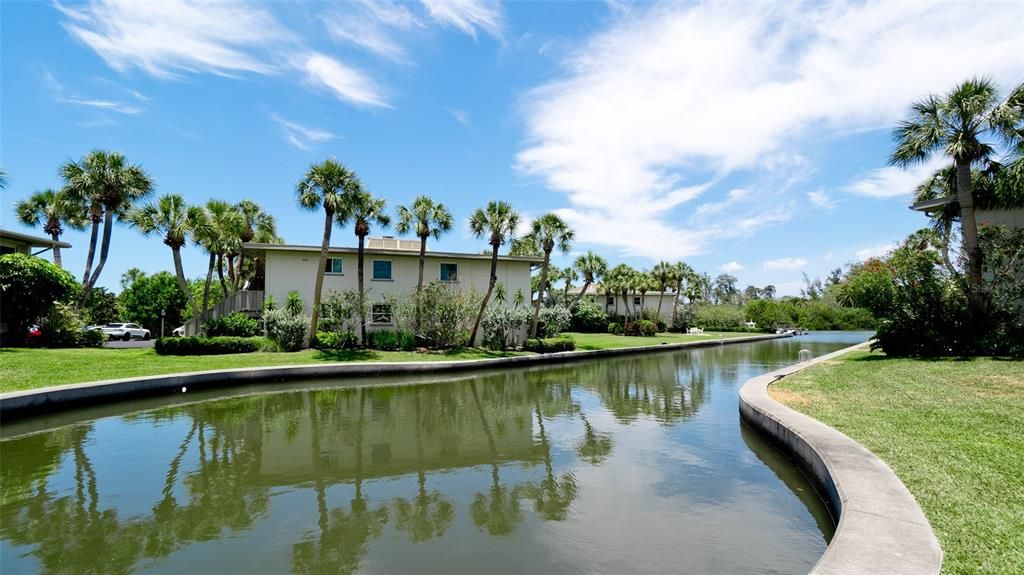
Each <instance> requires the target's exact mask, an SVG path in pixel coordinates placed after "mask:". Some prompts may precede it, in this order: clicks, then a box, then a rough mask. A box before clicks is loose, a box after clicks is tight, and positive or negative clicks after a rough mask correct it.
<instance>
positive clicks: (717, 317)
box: [692, 304, 746, 331]
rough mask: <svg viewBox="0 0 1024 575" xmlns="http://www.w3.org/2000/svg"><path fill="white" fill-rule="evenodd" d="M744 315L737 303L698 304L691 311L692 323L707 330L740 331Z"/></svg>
mask: <svg viewBox="0 0 1024 575" xmlns="http://www.w3.org/2000/svg"><path fill="white" fill-rule="evenodd" d="M745 321H746V317H745V316H744V314H743V308H741V307H740V306H738V305H731V304H720V305H700V306H697V308H696V309H695V310H694V312H693V322H692V323H693V325H695V326H697V327H699V328H701V329H706V330H709V331H742V330H743V328H744V326H743V324H744V322H745Z"/></svg>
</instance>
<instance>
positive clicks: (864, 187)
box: [843, 155, 949, 198]
mask: <svg viewBox="0 0 1024 575" xmlns="http://www.w3.org/2000/svg"><path fill="white" fill-rule="evenodd" d="M948 163H949V160H948V159H946V158H943V157H942V156H938V155H937V156H936V157H934V158H932V159H931V160H929V161H928V162H925V163H923V164H919V165H916V166H913V167H910V168H907V169H903V168H898V167H896V166H887V167H884V168H878V169H876V170H871V172H869V173H868V174H866V175H865V176H864V177H862V178H861V179H859V180H857V181H855V182H853V183H850V184H848V185H846V186H844V187H843V191H844V192H849V193H851V194H856V195H858V196H867V197H870V198H898V197H904V198H909V197H910V196H911V195H912V194H913V192H914V188H916V187H917V186H918V185H919V184H921V182H923V181H925V180H926V179H928V178H929V177H930V176H931V175H932V174H934V173H935V172H936V171H937V170H939V169H940V168H942V167H943V166H945V165H946V164H948Z"/></svg>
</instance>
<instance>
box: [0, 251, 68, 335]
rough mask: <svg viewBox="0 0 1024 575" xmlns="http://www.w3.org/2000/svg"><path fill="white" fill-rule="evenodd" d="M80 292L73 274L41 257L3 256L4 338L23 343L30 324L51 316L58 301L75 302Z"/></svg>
mask: <svg viewBox="0 0 1024 575" xmlns="http://www.w3.org/2000/svg"><path fill="white" fill-rule="evenodd" d="M80 291H81V288H80V287H79V285H78V282H76V281H75V278H73V277H72V276H71V274H69V273H68V272H66V271H64V270H62V269H60V268H59V267H57V266H55V265H53V264H51V263H50V262H48V261H46V260H44V259H42V258H37V257H34V256H27V255H24V254H6V255H3V256H0V310H2V312H3V321H4V323H5V324H7V329H8V331H7V333H5V334H4V337H5V339H7V340H9V343H11V344H15V345H21V344H23V343H24V342H25V335H26V333H27V331H28V326H29V324H32V323H35V322H36V321H39V320H40V319H42V318H43V317H45V316H46V315H48V314H49V313H50V310H51V308H52V307H53V305H54V303H55V302H66V303H70V302H72V301H74V300H75V298H76V297H77V296H78V294H79V292H80ZM5 343H8V342H5Z"/></svg>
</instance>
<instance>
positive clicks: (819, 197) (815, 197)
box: [807, 190, 836, 210]
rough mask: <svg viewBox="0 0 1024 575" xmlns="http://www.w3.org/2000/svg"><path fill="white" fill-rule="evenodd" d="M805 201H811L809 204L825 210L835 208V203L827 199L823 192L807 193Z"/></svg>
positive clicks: (829, 198) (827, 196)
mask: <svg viewBox="0 0 1024 575" xmlns="http://www.w3.org/2000/svg"><path fill="white" fill-rule="evenodd" d="M807 199H808V200H810V201H811V204H813V205H815V206H818V207H819V208H822V209H825V210H831V209H832V208H834V207H836V201H835V200H833V199H832V198H831V197H829V195H828V193H827V192H825V191H824V190H815V191H813V192H807Z"/></svg>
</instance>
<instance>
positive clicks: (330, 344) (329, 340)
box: [310, 331, 359, 349]
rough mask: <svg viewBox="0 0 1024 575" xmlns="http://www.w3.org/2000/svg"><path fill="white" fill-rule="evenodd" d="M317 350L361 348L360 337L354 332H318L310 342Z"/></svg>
mask: <svg viewBox="0 0 1024 575" xmlns="http://www.w3.org/2000/svg"><path fill="white" fill-rule="evenodd" d="M310 347H313V348H316V349H355V348H357V347H359V336H358V335H356V332H354V331H340V332H339V331H318V332H316V337H315V338H314V339H313V341H312V342H310Z"/></svg>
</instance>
